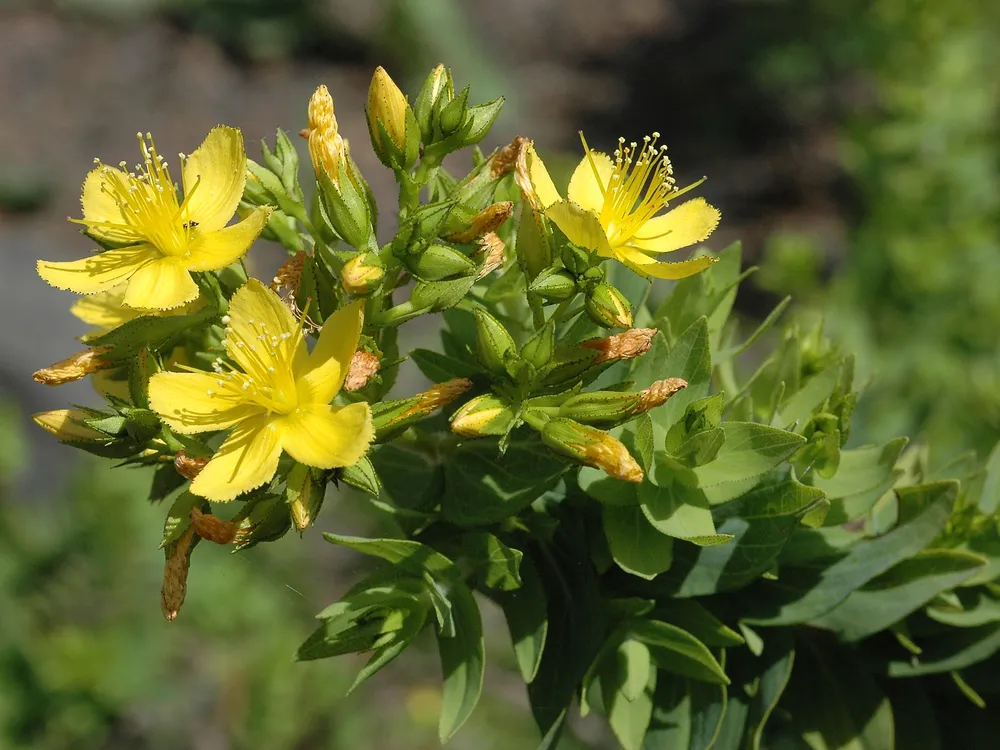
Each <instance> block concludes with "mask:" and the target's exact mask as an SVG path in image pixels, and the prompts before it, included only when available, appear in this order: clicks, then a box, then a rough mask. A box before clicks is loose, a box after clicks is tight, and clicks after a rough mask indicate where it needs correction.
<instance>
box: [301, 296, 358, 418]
mask: <svg viewBox="0 0 1000 750" xmlns="http://www.w3.org/2000/svg"><path fill="white" fill-rule="evenodd" d="M364 321H365V313H364V307H363V303H362V301H361V300H358V301H356V302H352V303H351V304H349V305H348V306H347V307H342V308H341V309H339V310H337V312H335V313H334V314H333V315H331V316H330V317H329V318H327V319H326V322H325V323H324V324H323V330H322V331H320V334H319V341H318V342H316V347H315V348H314V349H313V351H312V354H310V355H309V359H308V360H306V362H305V363H304V367H303V369H301V370H298V371H296V373H295V374H296V377H297V383H296V385H297V390H298V392H299V398H300V400H302V401H305V402H307V403H313V404H328V403H330V402H331V401H332V400H333V397H334V396H336V395H337V394H338V393H339V392H340V389H341V387H342V386H343V384H344V378H345V377H347V371H348V369H349V368H350V366H351V358H352V357H353V356H354V352H355V351H357V348H358V339H359V338H360V337H361V328H362V326H363V325H364Z"/></svg>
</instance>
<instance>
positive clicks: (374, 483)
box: [339, 456, 380, 497]
mask: <svg viewBox="0 0 1000 750" xmlns="http://www.w3.org/2000/svg"><path fill="white" fill-rule="evenodd" d="M339 477H340V479H341V480H342V481H343V482H344V483H345V484H349V485H351V487H354V488H355V489H359V490H361V491H362V492H367V493H368V494H369V495H373V496H374V497H378V496H379V488H380V485H379V481H378V474H376V473H375V467H374V466H372V462H371V460H370V459H369V458H368V456H362V457H361V458H360V459H359V460H358V461H357V462H356V463H354V464H352V465H351V466H345V467H344V468H343V469H341V470H340V473H339Z"/></svg>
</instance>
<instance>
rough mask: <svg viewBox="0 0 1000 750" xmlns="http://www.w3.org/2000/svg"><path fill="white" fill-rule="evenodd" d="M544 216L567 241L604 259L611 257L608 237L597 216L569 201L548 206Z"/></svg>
mask: <svg viewBox="0 0 1000 750" xmlns="http://www.w3.org/2000/svg"><path fill="white" fill-rule="evenodd" d="M545 215H546V216H548V217H549V218H550V219H552V221H553V222H555V225H556V226H557V227H559V228H560V229H561V230H562V232H563V234H565V235H566V236H567V237H568V238H569V241H570V242H572V243H573V244H575V245H579V246H580V247H585V248H587V249H588V250H594V251H596V252H597V253H598V254H600V255H603V256H605V257H611V255H612V252H611V245H609V244H608V235H607V234H606V233H605V231H604V227H602V226H601V220H600V219H598V218H597V214H595V213H594V212H593V211H588V210H587V209H585V208H583V207H582V206H578V205H577V204H576V203H571V202H570V201H559V202H558V203H556V204H554V205H552V206H550V207H549V208H548V209H547V210H546V211H545Z"/></svg>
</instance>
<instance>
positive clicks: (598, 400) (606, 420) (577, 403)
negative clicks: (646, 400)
mask: <svg viewBox="0 0 1000 750" xmlns="http://www.w3.org/2000/svg"><path fill="white" fill-rule="evenodd" d="M640 401H641V396H640V395H639V394H638V393H627V392H626V393H622V392H621V391H591V392H590V393H580V394H577V395H576V396H570V397H569V398H568V399H566V400H565V401H564V402H563V403H562V404H561V405H560V406H559V416H561V417H568V418H569V419H574V420H576V421H577V422H583V423H584V424H591V425H607V426H611V425H615V424H620V423H622V422H624V421H626V420H628V419H630V418H631V417H632V416H633V415H634V414H635V413H636V411H635V410H636V407H637V406H638V405H639V403H640Z"/></svg>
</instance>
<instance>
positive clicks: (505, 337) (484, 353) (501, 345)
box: [474, 308, 515, 374]
mask: <svg viewBox="0 0 1000 750" xmlns="http://www.w3.org/2000/svg"><path fill="white" fill-rule="evenodd" d="M474 314H475V318H476V354H477V355H478V356H479V362H480V363H481V364H482V365H483V367H485V368H486V369H487V370H489V371H490V372H492V373H495V374H500V373H503V372H506V371H507V368H506V360H507V357H508V356H509V355H512V354H514V353H515V349H514V339H513V338H512V337H511V335H510V334H509V333H507V329H506V328H504V327H503V325H502V324H501V323H500V321H499V320H497V319H496V318H494V317H493V316H492V315H490V314H489V313H488V312H486V311H485V310H483V309H482V308H476V310H475V313H474Z"/></svg>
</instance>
